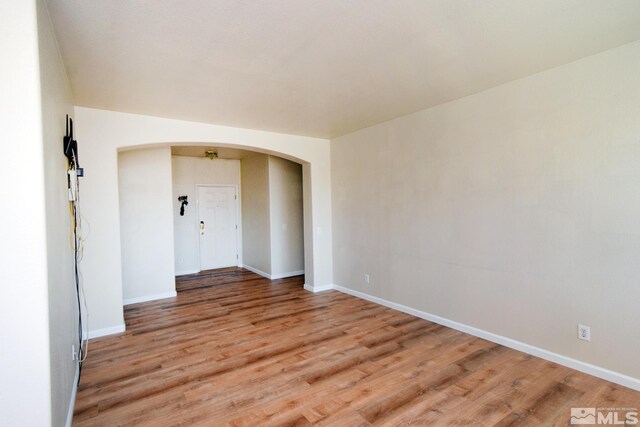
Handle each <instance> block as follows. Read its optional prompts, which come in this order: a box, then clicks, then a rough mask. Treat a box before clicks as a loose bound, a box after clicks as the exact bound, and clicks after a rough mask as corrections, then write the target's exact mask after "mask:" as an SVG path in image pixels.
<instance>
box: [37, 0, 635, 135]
mask: <svg viewBox="0 0 640 427" xmlns="http://www.w3.org/2000/svg"><path fill="white" fill-rule="evenodd" d="M48 6H49V10H50V14H51V18H52V21H53V24H54V28H55V32H56V35H57V38H58V42H59V44H60V49H61V52H62V56H63V59H64V62H65V64H66V67H67V72H68V74H69V78H70V80H71V87H72V90H73V94H74V97H75V102H76V104H77V105H81V106H87V107H95V108H103V109H108V110H118V111H125V112H133V113H141V114H148V115H155V116H162V117H171V118H178V119H186V120H193V121H201V122H209V123H217V124H223V125H231V126H239V127H246V128H253V129H264V130H273V131H278V132H285V133H292V134H299V135H310V136H318V137H333V136H338V135H342V134H345V133H348V132H351V131H354V130H357V129H360V128H363V127H367V126H370V125H373V124H376V123H379V122H382V121H386V120H390V119H392V118H395V117H398V116H401V115H404V114H408V113H411V112H414V111H417V110H420V109H423V108H427V107H430V106H434V105H437V104H440V103H443V102H446V101H450V100H452V99H456V98H460V97H463V96H466V95H470V94H472V93H476V92H479V91H482V90H484V89H487V88H490V87H493V86H496V85H499V84H501V83H505V82H508V81H511V80H514V79H517V78H520V77H524V76H527V75H530V74H533V73H536V72H539V71H542V70H545V69H549V68H552V67H555V66H558V65H561V64H565V63H567V62H571V61H574V60H576V59H579V58H581V57H585V56H588V55H592V54H594V53H597V52H600V51H603V50H606V49H610V48H612V47H616V46H619V45H622V44H624V43H628V42H630V41H634V40H638V39H640V1H638V0H482V1H481V0H264V1H259V0H254V1H250V0H136V1H119V0H49V1H48Z"/></svg>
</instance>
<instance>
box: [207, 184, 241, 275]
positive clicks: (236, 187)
mask: <svg viewBox="0 0 640 427" xmlns="http://www.w3.org/2000/svg"><path fill="white" fill-rule="evenodd" d="M200 187H233V188H235V190H236V225H237V228H236V251H238V253H237V258H236V266H237V267H240V265H241V262H240V261H241V260H240V252H241V249H242V248H241V246H240V242H241V236H240V233H241V230H242V222H241V221H242V216H241V215H240V190H239V186H238V185H237V184H196V210H197V212H198V215H196V223H195V227H196V231H197V233H198V272H200V271H202V260H201V255H202V253H201V252H200V192H199V191H198V189H199V188H200Z"/></svg>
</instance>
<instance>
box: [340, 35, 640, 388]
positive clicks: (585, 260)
mask: <svg viewBox="0 0 640 427" xmlns="http://www.w3.org/2000/svg"><path fill="white" fill-rule="evenodd" d="M638 76H640V42H636V43H632V44H628V45H625V46H622V47H620V48H617V49H613V50H610V51H607V52H604V53H602V54H598V55H595V56H592V57H589V58H585V59H582V60H579V61H576V62H574V63H571V64H568V65H565V66H561V67H558V68H555V69H552V70H549V71H546V72H543V73H540V74H537V75H534V76H531V77H528V78H524V79H521V80H517V81H514V82H511V83H508V84H505V85H502V86H499V87H496V88H493V89H491V90H487V91H485V92H482V93H479V94H476V95H473V96H470V97H467V98H463V99H460V100H457V101H453V102H450V103H447V104H444V105H441V106H438V107H434V108H431V109H428V110H424V111H420V112H417V113H415V114H411V115H409V116H405V117H402V118H399V119H396V120H392V121H390V122H387V123H383V124H380V125H377V126H374V127H371V128H368V129H364V130H361V131H358V132H354V133H352V134H349V135H346V136H343V137H341V138H336V139H334V140H332V142H331V155H332V156H331V157H332V180H333V225H334V238H333V241H334V252H333V254H334V264H335V283H336V284H338V285H342V286H344V287H347V288H349V289H352V290H356V291H360V292H364V293H366V294H369V295H373V296H377V297H380V298H383V299H386V300H388V301H392V302H395V303H400V304H404V305H406V306H409V307H412V308H415V309H418V310H421V311H424V312H427V313H431V314H434V315H437V316H441V317H444V318H446V319H450V320H454V321H457V322H460V323H463V324H467V325H471V326H473V327H476V328H480V329H482V330H485V331H490V332H493V333H495V334H498V335H502V336H504V337H508V338H511V339H514V340H518V341H521V342H524V343H527V344H530V345H533V346H536V347H539V348H542V349H545V350H549V351H551V352H555V353H558V354H560V355H564V356H568V357H570V358H574V359H577V360H580V361H583V362H588V363H591V364H594V365H598V366H600V367H604V368H607V369H610V370H613V371H617V372H619V373H622V374H626V375H628V376H631V377H635V378H640V364H639V363H638V354H640V328H639V327H638V325H640V310H639V309H638V301H640V286H638V284H639V283H640V269H639V268H638V265H640V220H639V219H640V119H639V118H640V85H639V83H640V81H639V78H638ZM365 273H368V274H370V277H371V283H370V284H368V285H367V284H365V283H364V280H363V277H364V274H365ZM578 323H582V324H585V325H588V326H590V327H591V335H592V342H591V343H587V342H584V341H579V340H577V331H576V328H577V324H578ZM637 384H638V383H637Z"/></svg>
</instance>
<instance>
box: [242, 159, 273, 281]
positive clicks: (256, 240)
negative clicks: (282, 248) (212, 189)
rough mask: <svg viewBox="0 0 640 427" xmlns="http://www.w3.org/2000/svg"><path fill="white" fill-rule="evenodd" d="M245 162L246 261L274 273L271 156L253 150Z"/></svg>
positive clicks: (243, 246) (250, 265)
mask: <svg viewBox="0 0 640 427" xmlns="http://www.w3.org/2000/svg"><path fill="white" fill-rule="evenodd" d="M241 165H242V166H241V169H242V207H243V209H242V231H243V232H242V248H243V254H242V259H243V264H244V266H245V267H247V268H249V269H251V270H254V271H257V272H262V274H264V275H265V276H268V277H270V276H271V230H270V224H271V219H270V209H269V203H270V199H269V156H267V155H264V154H253V155H251V156H249V157H246V158H244V159H242V162H241Z"/></svg>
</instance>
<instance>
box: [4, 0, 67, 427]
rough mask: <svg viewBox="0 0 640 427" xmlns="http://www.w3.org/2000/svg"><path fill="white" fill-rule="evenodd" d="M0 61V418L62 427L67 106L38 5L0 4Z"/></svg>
mask: <svg viewBox="0 0 640 427" xmlns="http://www.w3.org/2000/svg"><path fill="white" fill-rule="evenodd" d="M0 58H1V59H2V63H3V64H7V66H3V67H0V93H2V96H1V97H0V124H1V126H2V128H3V139H4V140H5V141H6V143H5V144H4V145H3V158H4V159H5V162H4V163H3V165H2V168H0V182H2V185H1V186H0V197H1V198H2V200H3V201H4V203H5V204H4V206H5V209H2V210H1V211H0V224H2V225H1V226H0V227H1V230H0V233H1V235H2V239H0V260H1V261H0V262H1V263H2V267H1V268H0V282H1V283H2V284H3V285H4V286H3V297H2V299H0V335H1V336H2V351H1V352H0V366H2V368H1V370H0V384H2V386H1V387H0V414H2V422H3V424H5V425H24V426H27V425H38V426H45V425H52V424H53V425H63V424H64V423H65V422H66V417H67V412H68V408H69V403H70V398H71V394H72V393H73V390H74V384H73V378H74V375H75V364H74V363H72V362H71V357H70V353H71V343H73V342H75V339H76V337H77V335H76V324H75V313H76V312H75V306H74V302H73V277H72V276H71V274H70V272H71V264H70V260H71V254H70V252H71V251H70V247H69V244H68V233H69V221H68V216H67V212H68V207H67V203H66V192H65V191H64V188H65V187H66V178H65V176H66V175H65V174H66V164H65V161H64V157H63V156H62V148H61V146H62V136H63V135H64V132H63V126H64V114H65V112H68V113H72V111H71V103H70V98H71V95H70V90H69V86H68V83H67V79H66V75H65V71H64V67H63V66H62V62H61V60H60V57H59V54H58V50H57V46H56V42H55V38H54V36H53V33H52V31H51V26H50V23H49V18H48V14H47V11H46V7H45V5H44V3H43V2H41V1H37V2H36V1H23V2H2V3H0ZM63 236H64V237H63Z"/></svg>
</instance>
